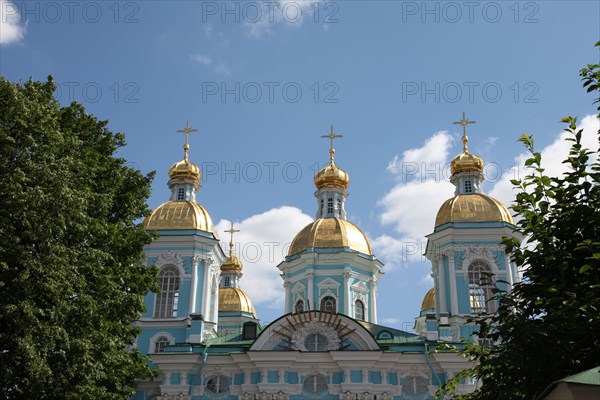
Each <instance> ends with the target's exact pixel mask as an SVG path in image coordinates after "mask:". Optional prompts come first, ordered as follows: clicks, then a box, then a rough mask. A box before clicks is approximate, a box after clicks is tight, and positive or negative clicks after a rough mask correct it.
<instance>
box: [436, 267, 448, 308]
mask: <svg viewBox="0 0 600 400" xmlns="http://www.w3.org/2000/svg"><path fill="white" fill-rule="evenodd" d="M440 258H441V263H440V262H438V277H439V279H440V312H443V313H445V312H448V307H447V305H446V271H445V268H444V256H441V257H440ZM436 296H437V293H436Z"/></svg>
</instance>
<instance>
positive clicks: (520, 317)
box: [440, 42, 600, 400]
mask: <svg viewBox="0 0 600 400" xmlns="http://www.w3.org/2000/svg"><path fill="white" fill-rule="evenodd" d="M596 45H597V46H598V45H600V42H599V43H597V44H596ZM581 76H582V79H583V81H584V87H585V88H587V91H588V92H592V93H595V94H596V95H598V93H599V87H600V86H599V82H600V65H598V64H591V65H588V66H587V68H584V69H582V70H581ZM594 103H595V104H599V103H600V97H596V98H595V100H594ZM598 109H599V110H600V106H599V107H598ZM599 118H600V115H599ZM562 122H564V123H566V124H567V128H566V132H568V133H569V135H568V137H567V139H566V140H568V141H570V142H571V149H570V153H569V156H568V158H567V159H566V160H564V161H563V163H564V164H566V165H567V166H568V167H569V168H568V172H566V173H564V174H563V175H562V176H558V177H550V176H547V175H546V174H545V170H544V168H543V165H542V159H541V158H542V157H541V154H540V153H539V152H536V151H535V148H534V141H533V139H532V137H531V136H528V135H523V136H522V137H521V138H520V139H519V141H521V142H522V143H523V144H524V146H525V147H526V149H527V150H528V152H529V153H530V155H531V157H530V158H529V159H528V160H527V161H526V162H525V166H526V167H528V168H530V174H529V175H527V176H526V177H525V178H524V179H522V180H513V181H512V183H513V184H514V185H515V186H516V187H517V188H518V189H519V193H518V194H517V197H516V200H515V203H514V205H513V206H512V209H513V210H514V211H515V213H516V217H517V219H516V220H517V222H516V225H517V230H518V231H520V232H521V233H522V234H523V236H524V237H525V239H524V242H521V241H519V240H518V239H509V238H505V239H504V241H503V243H504V244H505V245H506V249H507V252H508V253H509V254H511V255H512V257H514V260H515V262H516V264H517V266H518V267H520V269H521V270H522V271H523V280H522V281H521V282H519V283H517V284H516V285H515V286H514V289H513V290H512V291H511V292H504V291H501V290H496V298H497V299H498V300H499V302H500V306H499V308H498V312H497V313H496V314H495V315H494V316H492V317H489V318H478V319H476V320H475V323H476V325H478V329H479V334H478V336H479V337H483V338H487V339H492V340H493V341H494V342H495V343H496V344H495V345H493V346H492V347H481V346H478V345H477V344H475V343H471V344H468V345H467V346H466V347H465V348H464V349H462V350H461V351H460V353H462V354H463V355H464V356H466V357H469V358H470V359H471V360H473V361H476V362H477V364H476V365H475V366H474V367H472V368H471V369H468V370H466V371H463V372H462V373H461V374H459V375H458V376H456V377H455V378H454V379H453V380H451V381H450V382H449V383H448V384H447V385H446V386H445V387H444V388H442V391H441V392H440V394H450V395H451V394H452V393H453V392H454V390H455V388H456V385H457V384H458V383H459V382H460V381H461V380H463V379H466V378H468V377H474V378H476V379H478V380H479V381H480V383H481V387H480V388H479V389H478V390H477V391H476V392H474V393H471V394H467V395H461V396H458V397H460V398H463V399H477V400H480V399H490V400H497V399H534V398H535V397H536V396H539V395H540V394H541V392H542V391H543V390H544V389H545V388H546V387H547V386H548V385H549V384H550V383H552V382H554V381H556V380H559V379H561V378H564V377H566V376H568V375H572V374H575V373H577V372H580V371H583V370H586V369H590V368H593V367H596V366H597V365H598V364H599V363H600V163H599V161H598V153H597V152H592V151H590V150H589V149H586V148H584V147H583V146H582V144H581V137H582V130H581V129H578V128H577V118H573V117H565V118H564V119H563V120H562ZM598 135H599V139H600V131H598Z"/></svg>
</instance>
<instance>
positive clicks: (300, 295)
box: [278, 127, 383, 323]
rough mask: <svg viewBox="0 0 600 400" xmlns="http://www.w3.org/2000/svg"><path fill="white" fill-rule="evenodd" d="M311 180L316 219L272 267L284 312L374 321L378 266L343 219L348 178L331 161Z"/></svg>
mask: <svg viewBox="0 0 600 400" xmlns="http://www.w3.org/2000/svg"><path fill="white" fill-rule="evenodd" d="M322 137H323V138H328V139H330V141H331V146H330V150H329V164H328V165H327V166H326V167H325V168H323V169H321V170H320V171H319V172H318V173H317V174H316V175H315V177H314V182H315V186H316V188H317V190H316V192H315V197H316V199H317V213H316V220H315V221H314V222H312V223H310V224H308V225H307V226H306V227H304V228H303V229H302V230H301V231H300V232H299V233H298V234H297V235H296V237H295V238H294V240H293V241H292V243H291V246H290V249H289V251H288V255H287V257H286V258H285V260H284V261H283V262H282V263H280V264H279V265H278V268H279V269H280V270H281V272H282V274H281V276H282V278H283V281H284V287H285V312H286V313H289V312H299V311H306V310H308V309H311V310H322V311H324V312H333V313H335V312H337V313H340V314H345V315H347V316H350V317H352V318H355V319H358V320H362V321H366V322H370V323H377V301H376V299H377V280H378V279H379V277H380V275H381V272H380V270H381V268H382V267H383V264H381V262H380V261H379V260H377V259H376V258H375V256H374V255H373V251H372V249H371V245H370V244H369V240H368V239H367V237H366V236H365V234H364V233H363V232H362V231H361V230H360V229H359V228H358V227H357V226H356V225H354V224H353V223H351V222H350V221H348V220H347V218H346V208H345V207H346V206H345V203H346V198H347V197H348V192H347V189H348V185H349V183H350V177H349V176H348V173H347V172H346V171H344V170H343V169H341V168H339V167H338V166H337V165H336V164H335V162H334V154H335V150H334V148H333V141H334V139H335V138H338V137H342V135H336V134H334V131H333V127H331V131H330V133H329V135H324V136H322Z"/></svg>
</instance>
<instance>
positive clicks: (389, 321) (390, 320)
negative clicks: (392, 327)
mask: <svg viewBox="0 0 600 400" xmlns="http://www.w3.org/2000/svg"><path fill="white" fill-rule="evenodd" d="M381 322H383V323H384V324H397V323H398V322H400V320H399V319H398V318H383V319H382V320H381Z"/></svg>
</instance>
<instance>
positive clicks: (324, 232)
mask: <svg viewBox="0 0 600 400" xmlns="http://www.w3.org/2000/svg"><path fill="white" fill-rule="evenodd" d="M345 247H347V248H350V249H352V250H356V251H358V252H361V253H364V254H368V255H370V256H372V255H373V251H372V250H371V245H370V244H369V240H368V239H367V237H366V236H365V234H364V233H363V232H362V231H361V230H360V229H359V228H358V227H357V226H356V225H354V224H353V223H351V222H349V221H346V220H344V219H340V218H319V219H317V220H316V221H314V222H311V223H310V224H308V225H306V226H305V227H304V228H302V230H301V231H300V232H298V234H297V235H296V237H295V238H294V240H293V241H292V245H291V246H290V251H289V252H288V255H289V256H291V255H294V254H298V253H300V252H302V251H304V250H306V249H310V248H345Z"/></svg>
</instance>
